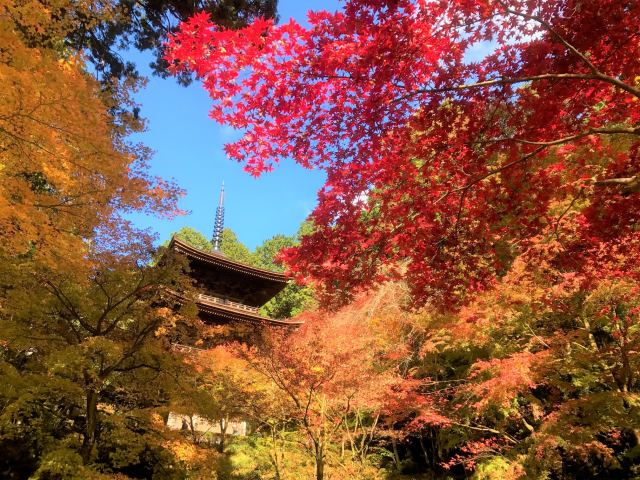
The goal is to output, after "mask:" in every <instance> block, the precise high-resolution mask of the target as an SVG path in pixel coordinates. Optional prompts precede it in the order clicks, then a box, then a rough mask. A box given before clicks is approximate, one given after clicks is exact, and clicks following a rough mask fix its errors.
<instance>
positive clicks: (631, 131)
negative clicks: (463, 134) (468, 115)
mask: <svg viewBox="0 0 640 480" xmlns="http://www.w3.org/2000/svg"><path fill="white" fill-rule="evenodd" d="M591 135H640V127H630V128H622V127H621V128H590V129H588V130H585V131H584V132H580V133H576V134H575V135H569V136H567V137H562V138H557V139H555V140H548V141H534V140H526V139H523V138H514V137H503V138H490V139H487V140H478V141H476V142H472V143H474V144H483V143H498V142H516V143H522V144H524V145H540V146H545V147H553V146H557V145H562V144H564V143H568V142H572V141H574V140H580V139H581V138H584V137H588V136H591Z"/></svg>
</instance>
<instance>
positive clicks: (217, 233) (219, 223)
mask: <svg viewBox="0 0 640 480" xmlns="http://www.w3.org/2000/svg"><path fill="white" fill-rule="evenodd" d="M223 230H224V182H222V187H221V188H220V198H219V199H218V208H217V210H216V221H215V224H214V226H213V240H212V242H211V243H213V251H214V252H219V251H220V246H221V245H222V231H223Z"/></svg>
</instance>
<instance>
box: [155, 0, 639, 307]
mask: <svg viewBox="0 0 640 480" xmlns="http://www.w3.org/2000/svg"><path fill="white" fill-rule="evenodd" d="M638 8H640V7H639V6H638V4H637V3H636V2H631V3H629V2H616V1H610V2H604V3H603V2H602V1H586V2H585V1H582V0H580V1H578V0H545V1H541V2H535V3H532V2H528V1H524V0H483V1H478V2H468V1H463V0H461V1H451V2H413V1H410V0H401V1H380V2H378V1H370V0H350V1H347V2H346V3H345V5H344V8H343V9H342V10H340V11H338V12H335V13H330V12H322V11H321V12H315V13H313V14H311V15H310V17H309V27H303V26H301V25H300V24H298V23H297V22H295V21H291V22H289V23H287V24H284V25H280V26H275V25H274V24H273V22H271V21H268V20H258V21H255V22H253V23H252V24H251V25H250V26H248V27H247V28H245V29H241V30H238V31H230V30H227V29H224V28H219V27H218V26H216V25H215V24H214V23H212V22H211V20H210V19H209V17H208V16H207V15H206V14H199V15H195V16H193V17H192V18H191V19H190V20H188V21H187V22H185V23H183V24H182V26H181V28H180V30H179V31H178V33H176V34H175V35H173V36H172V37H171V39H170V41H169V44H168V48H169V50H168V56H167V58H168V60H169V61H170V62H171V63H172V68H173V71H174V72H176V73H177V74H178V73H180V72H185V71H187V72H193V73H195V74H196V75H197V76H198V77H200V78H201V79H202V82H203V86H204V88H205V89H206V90H207V91H208V93H209V95H210V97H211V99H212V102H213V106H212V109H211V116H212V118H213V119H214V120H216V121H218V122H220V123H222V124H226V125H230V126H232V127H235V128H239V129H242V130H243V135H242V137H241V139H240V140H238V141H237V142H234V143H232V144H229V145H227V147H226V149H227V153H228V155H229V156H230V157H232V158H235V159H237V160H239V161H243V162H245V165H246V169H247V170H248V171H250V172H251V173H253V174H260V173H262V172H265V171H268V170H270V169H271V168H272V167H273V165H274V164H276V163H277V162H279V161H280V159H281V158H287V157H293V158H294V159H295V160H296V161H297V162H298V163H300V164H301V165H303V166H315V167H319V168H323V169H324V170H326V172H327V176H328V178H327V182H326V184H325V186H324V187H323V188H322V190H321V191H320V193H319V204H318V206H317V208H316V209H315V211H314V213H313V215H312V219H313V222H314V225H315V230H314V232H313V233H312V234H311V235H308V236H306V237H304V238H303V240H302V243H301V245H300V246H299V247H297V248H293V249H291V250H289V253H288V254H287V261H288V263H289V265H290V266H291V268H292V271H294V272H296V273H297V274H298V275H299V276H300V277H309V278H311V279H314V280H315V281H317V282H320V283H321V284H322V285H324V286H325V287H326V289H327V290H328V291H334V292H335V291H341V292H352V293H353V292H354V291H356V290H357V289H358V288H360V287H366V286H369V285H371V284H374V283H376V282H377V281H379V280H380V279H382V278H390V277H393V275H394V274H396V273H398V272H399V271H402V272H403V276H404V277H405V278H406V279H408V281H409V282H410V285H411V287H412V290H413V292H414V296H415V299H416V300H417V301H418V302H420V303H425V302H426V301H427V300H432V299H437V302H438V303H439V304H445V303H447V304H450V305H451V304H459V303H460V302H463V301H464V300H465V299H466V298H468V297H467V294H468V293H469V292H474V291H481V290H483V289H485V288H486V287H487V286H488V285H490V284H491V283H492V282H493V281H494V280H495V279H496V278H497V277H500V276H501V275H503V274H504V272H505V271H506V270H508V268H509V266H510V264H511V262H512V261H513V259H514V258H515V256H517V255H518V254H519V253H520V252H523V251H525V250H527V249H528V248H529V247H530V246H531V241H532V240H533V239H535V238H539V237H540V236H547V237H554V238H559V239H560V240H561V241H562V244H563V246H564V248H563V252H562V254H561V255H559V256H557V257H556V260H557V261H558V262H560V263H562V262H567V261H570V262H571V263H572V265H567V266H566V267H565V268H569V269H574V268H575V269H577V270H580V266H581V265H582V266H586V265H587V264H588V263H589V259H591V258H593V256H594V254H595V253H596V252H598V251H601V250H603V249H614V248H615V249H621V250H623V251H625V252H626V253H627V254H628V255H629V256H630V257H633V256H635V255H636V253H634V252H636V250H635V248H636V246H637V245H636V243H637V242H636V241H635V240H634V231H635V230H634V225H635V223H636V222H637V216H638V211H637V206H638V202H637V201H636V196H637V195H636V194H637V191H638V185H639V184H638V177H637V175H638V164H637V163H638V154H637V152H638V133H639V131H640V130H638V120H639V119H638V109H637V108H636V106H637V101H638V98H639V97H640V90H639V87H638V84H637V81H638V80H637V78H638V72H639V63H638V62H639V60H638V56H637V54H636V53H637V49H638V41H639V40H638V36H637V27H638V24H637V18H638V13H639V11H638ZM482 46H484V47H486V48H487V49H488V53H487V54H486V55H484V56H482V58H479V59H475V58H472V57H471V56H470V55H471V52H472V51H473V50H474V49H476V48H477V47H482ZM574 264H575V266H574ZM347 297H348V295H347Z"/></svg>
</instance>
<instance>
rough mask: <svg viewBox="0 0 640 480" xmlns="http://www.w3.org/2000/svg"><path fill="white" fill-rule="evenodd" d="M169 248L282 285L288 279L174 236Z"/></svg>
mask: <svg viewBox="0 0 640 480" xmlns="http://www.w3.org/2000/svg"><path fill="white" fill-rule="evenodd" d="M169 248H170V249H172V250H175V251H176V252H179V253H182V254H184V255H186V256H187V257H188V258H191V259H194V260H199V261H201V262H205V263H209V264H212V265H216V266H217V267H221V268H223V269H226V270H231V271H234V272H237V273H240V274H242V275H247V276H250V277H258V278H261V279H263V280H268V281H271V282H275V283H281V284H282V286H283V287H284V285H286V283H287V281H288V280H289V277H288V276H287V275H285V274H284V273H279V272H272V271H271V270H266V269H264V268H258V267H254V266H252V265H248V264H246V263H242V262H238V261H236V260H232V259H230V258H229V257H227V256H226V255H224V254H222V253H218V252H207V251H205V250H200V249H199V248H196V247H193V246H191V245H189V244H188V243H186V242H183V241H182V240H179V239H178V238H176V237H175V236H174V237H173V238H172V239H171V242H169Z"/></svg>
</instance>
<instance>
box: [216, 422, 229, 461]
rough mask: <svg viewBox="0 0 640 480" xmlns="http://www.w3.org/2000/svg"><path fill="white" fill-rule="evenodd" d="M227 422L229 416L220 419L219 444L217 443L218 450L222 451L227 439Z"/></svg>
mask: <svg viewBox="0 0 640 480" xmlns="http://www.w3.org/2000/svg"><path fill="white" fill-rule="evenodd" d="M228 424H229V418H228V417H223V418H221V419H220V444H219V445H218V451H219V452H220V453H224V447H225V443H226V439H227V426H228Z"/></svg>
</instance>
